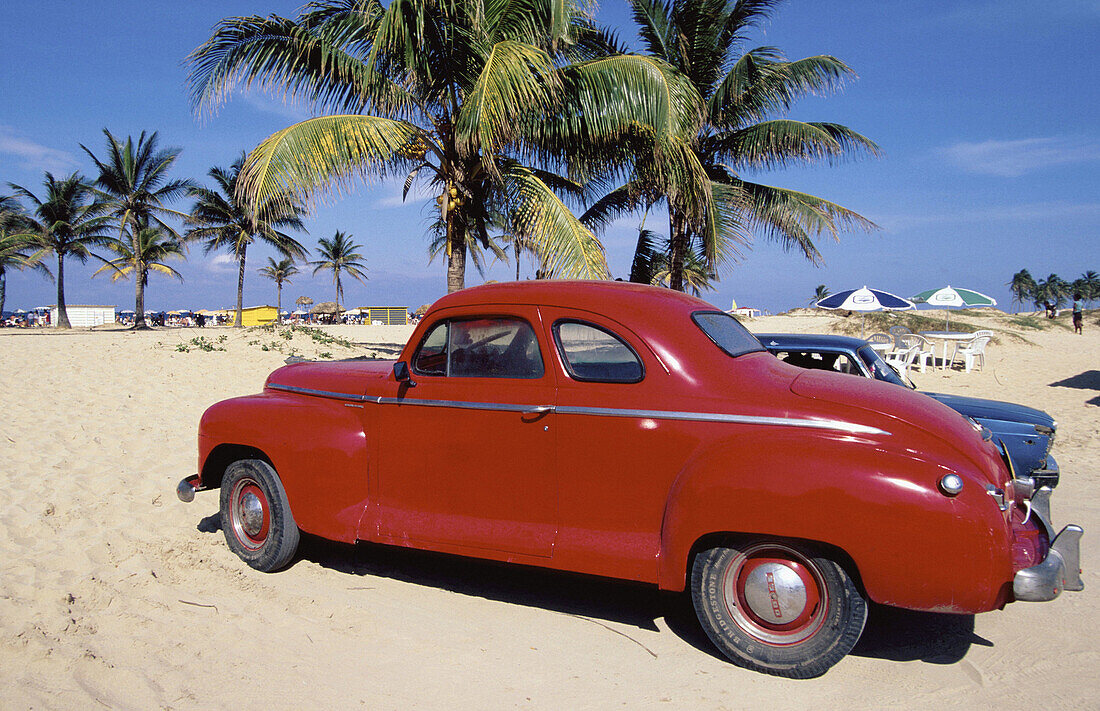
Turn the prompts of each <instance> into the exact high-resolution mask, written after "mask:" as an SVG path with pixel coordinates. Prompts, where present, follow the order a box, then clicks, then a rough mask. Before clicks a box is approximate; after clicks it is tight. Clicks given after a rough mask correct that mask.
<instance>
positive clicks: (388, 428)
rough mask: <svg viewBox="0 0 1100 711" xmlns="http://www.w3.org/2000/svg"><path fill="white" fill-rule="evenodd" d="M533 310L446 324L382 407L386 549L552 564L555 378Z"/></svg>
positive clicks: (432, 333)
mask: <svg viewBox="0 0 1100 711" xmlns="http://www.w3.org/2000/svg"><path fill="white" fill-rule="evenodd" d="M542 330H543V329H542V328H541V327H540V325H539V315H538V310H537V309H536V308H534V307H531V308H518V309H517V308H515V307H512V308H510V309H508V310H504V311H501V312H496V313H492V314H491V315H488V316H486V315H481V314H473V313H462V312H455V313H450V314H447V313H444V314H441V317H440V318H439V319H438V320H437V321H436V323H434V324H433V325H431V326H430V327H429V328H428V329H427V330H426V331H425V336H424V338H423V339H422V340H421V342H420V343H419V344H418V346H417V347H416V349H415V350H414V351H413V353H412V357H411V358H410V360H411V362H410V363H409V367H410V374H411V382H412V383H415V385H410V384H409V383H398V382H396V381H395V382H394V383H393V387H394V390H393V393H392V396H390V397H385V398H382V400H381V402H380V404H381V410H380V412H381V418H380V426H381V430H382V431H381V438H380V442H379V449H378V451H379V458H378V463H379V466H378V469H377V482H378V504H379V510H378V533H379V537H380V539H382V540H388V541H390V542H399V543H400V542H405V541H408V542H412V543H414V544H416V545H419V546H423V547H435V548H439V547H440V546H460V547H464V548H474V549H481V550H491V551H504V552H508V553H518V554H524V555H534V556H544V557H545V556H549V555H550V554H551V552H552V551H553V546H554V539H555V535H556V533H557V477H556V471H555V459H554V437H555V435H556V432H555V431H554V428H553V426H552V420H553V414H552V410H553V408H552V407H551V405H552V403H553V398H554V375H553V372H552V371H551V369H550V368H548V367H547V366H546V363H547V359H546V349H545V344H544V343H541V342H540V339H539V335H538V334H539V333H541V332H542Z"/></svg>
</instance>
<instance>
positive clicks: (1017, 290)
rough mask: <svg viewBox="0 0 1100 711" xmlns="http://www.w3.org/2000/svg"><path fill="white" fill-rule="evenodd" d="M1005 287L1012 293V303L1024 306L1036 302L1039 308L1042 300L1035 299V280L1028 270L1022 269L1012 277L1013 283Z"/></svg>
mask: <svg viewBox="0 0 1100 711" xmlns="http://www.w3.org/2000/svg"><path fill="white" fill-rule="evenodd" d="M1005 286H1007V287H1008V290H1009V291H1010V292H1011V293H1012V303H1014V304H1022V303H1024V302H1025V301H1031V300H1034V301H1035V305H1036V306H1038V305H1039V303H1040V302H1041V301H1042V299H1039V298H1037V297H1035V289H1036V284H1035V278H1034V277H1032V276H1031V274H1030V273H1029V272H1028V271H1027V270H1026V269H1021V270H1020V271H1018V272H1016V273H1015V274H1013V275H1012V281H1010V282H1008V284H1006V285H1005Z"/></svg>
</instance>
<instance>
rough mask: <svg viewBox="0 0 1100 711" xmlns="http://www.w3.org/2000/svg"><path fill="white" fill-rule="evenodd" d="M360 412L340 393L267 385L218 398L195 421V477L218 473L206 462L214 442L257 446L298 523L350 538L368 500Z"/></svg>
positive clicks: (309, 529)
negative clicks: (288, 390) (274, 388)
mask: <svg viewBox="0 0 1100 711" xmlns="http://www.w3.org/2000/svg"><path fill="white" fill-rule="evenodd" d="M362 413H363V409H362V407H361V406H359V407H358V408H355V407H346V406H345V403H343V402H341V401H336V400H329V399H325V398H319V397H309V396H303V395H295V394H289V393H288V394H283V393H278V392H273V391H266V392H264V393H262V394H259V395H249V396H246V397H239V398H233V399H231V400H224V401H222V402H219V403H217V404H215V405H213V406H211V407H210V408H209V409H207V411H206V412H205V413H204V414H203V416H202V420H201V421H200V424H199V452H200V461H199V471H200V472H202V473H203V478H204V480H203V484H204V485H208V486H209V485H213V483H214V481H210V482H209V483H208V479H214V480H215V481H216V479H217V478H220V475H221V472H220V471H217V470H216V469H217V468H218V467H214V468H213V470H212V468H211V467H210V466H208V462H209V461H211V460H212V459H213V458H214V457H216V456H217V455H216V453H217V452H218V448H219V447H222V448H223V451H224V448H225V447H226V446H227V445H228V446H232V447H234V448H240V449H239V450H238V451H249V450H254V451H258V452H259V453H261V454H262V455H263V457H265V458H266V459H267V460H268V461H269V462H270V463H271V465H272V466H273V467H274V468H275V471H276V472H277V473H278V475H279V480H280V481H281V482H282V484H283V488H284V489H285V490H286V494H287V500H288V501H289V502H290V508H291V512H292V513H293V515H294V520H295V522H296V523H297V524H298V527H299V528H300V529H302V530H303V531H306V532H307V533H312V534H315V535H318V536H322V537H324V538H331V539H333V540H338V541H346V542H354V541H355V540H356V532H357V530H358V527H359V522H360V519H361V518H362V516H363V513H364V511H365V509H366V505H367V500H368V482H367V476H368V460H369V457H368V453H367V443H366V436H365V432H364V427H363V419H362ZM224 464H228V462H224V463H223V464H221V466H224Z"/></svg>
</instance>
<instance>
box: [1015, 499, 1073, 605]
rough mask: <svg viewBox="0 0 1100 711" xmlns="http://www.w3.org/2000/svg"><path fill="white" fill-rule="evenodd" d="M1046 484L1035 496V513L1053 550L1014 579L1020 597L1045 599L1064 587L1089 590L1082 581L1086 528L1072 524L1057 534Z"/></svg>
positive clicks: (1022, 598)
mask: <svg viewBox="0 0 1100 711" xmlns="http://www.w3.org/2000/svg"><path fill="white" fill-rule="evenodd" d="M1051 493H1052V489H1051V488H1050V487H1047V486H1044V487H1042V488H1040V489H1039V490H1038V491H1036V492H1035V494H1034V496H1032V497H1031V515H1032V516H1034V517H1035V518H1036V520H1037V521H1038V522H1039V525H1041V526H1042V527H1043V528H1044V529H1045V530H1046V534H1047V537H1048V539H1049V540H1050V550H1048V551H1047V555H1046V558H1044V559H1043V562H1042V563H1039V564H1038V565H1033V566H1031V567H1030V568H1024V569H1023V570H1020V571H1018V572H1017V573H1016V577H1015V578H1014V579H1013V581H1012V592H1013V594H1014V595H1015V596H1016V599H1017V600H1023V601H1026V602H1045V601H1047V600H1053V599H1054V598H1056V597H1058V595H1059V594H1061V592H1062V591H1063V590H1071V591H1078V590H1084V589H1085V582H1084V581H1083V580H1081V535H1082V534H1084V532H1085V531H1084V529H1083V528H1081V527H1080V526H1077V525H1075V524H1070V525H1068V526H1066V527H1065V528H1063V529H1062V530H1061V531H1060V532H1058V533H1057V534H1055V533H1054V527H1053V526H1052V525H1051V522H1050V495H1051Z"/></svg>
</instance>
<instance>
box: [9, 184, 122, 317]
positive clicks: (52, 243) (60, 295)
mask: <svg viewBox="0 0 1100 711" xmlns="http://www.w3.org/2000/svg"><path fill="white" fill-rule="evenodd" d="M9 185H10V186H11V188H12V189H13V190H15V191H16V192H17V193H18V194H19V195H21V196H22V197H24V198H26V199H27V200H30V201H31V203H32V204H33V206H34V210H33V213H32V215H30V216H27V217H25V218H24V220H23V225H22V228H21V229H23V230H24V232H23V235H22V236H28V237H32V238H33V239H34V241H35V244H36V246H37V247H39V248H40V249H41V250H42V252H44V253H53V254H55V255H57V323H56V324H55V325H56V326H57V328H72V326H71V324H70V323H69V314H68V311H67V310H66V308H65V257H70V256H71V257H75V258H77V259H79V260H80V261H81V262H86V261H88V257H89V256H90V255H91V248H92V247H94V246H98V245H102V244H104V243H106V242H107V241H108V240H109V239H110V238H109V237H108V236H107V232H106V230H107V221H108V220H110V217H109V216H107V215H105V214H104V213H105V212H106V211H107V207H106V205H104V204H103V203H101V202H98V201H97V200H96V199H95V190H94V189H93V188H92V185H91V184H90V183H88V182H87V181H86V180H85V179H84V177H83V176H81V175H80V174H79V173H73V174H72V175H70V176H69V177H67V178H63V179H61V180H58V179H56V178H54V176H53V174H52V173H49V172H47V173H46V177H45V180H44V181H43V183H42V185H43V187H44V188H45V191H46V192H45V197H44V198H43V199H41V200H39V199H38V197H36V196H35V194H34V193H32V192H31V191H30V190H27V189H26V188H24V187H21V186H19V185H14V184H11V183H9Z"/></svg>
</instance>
